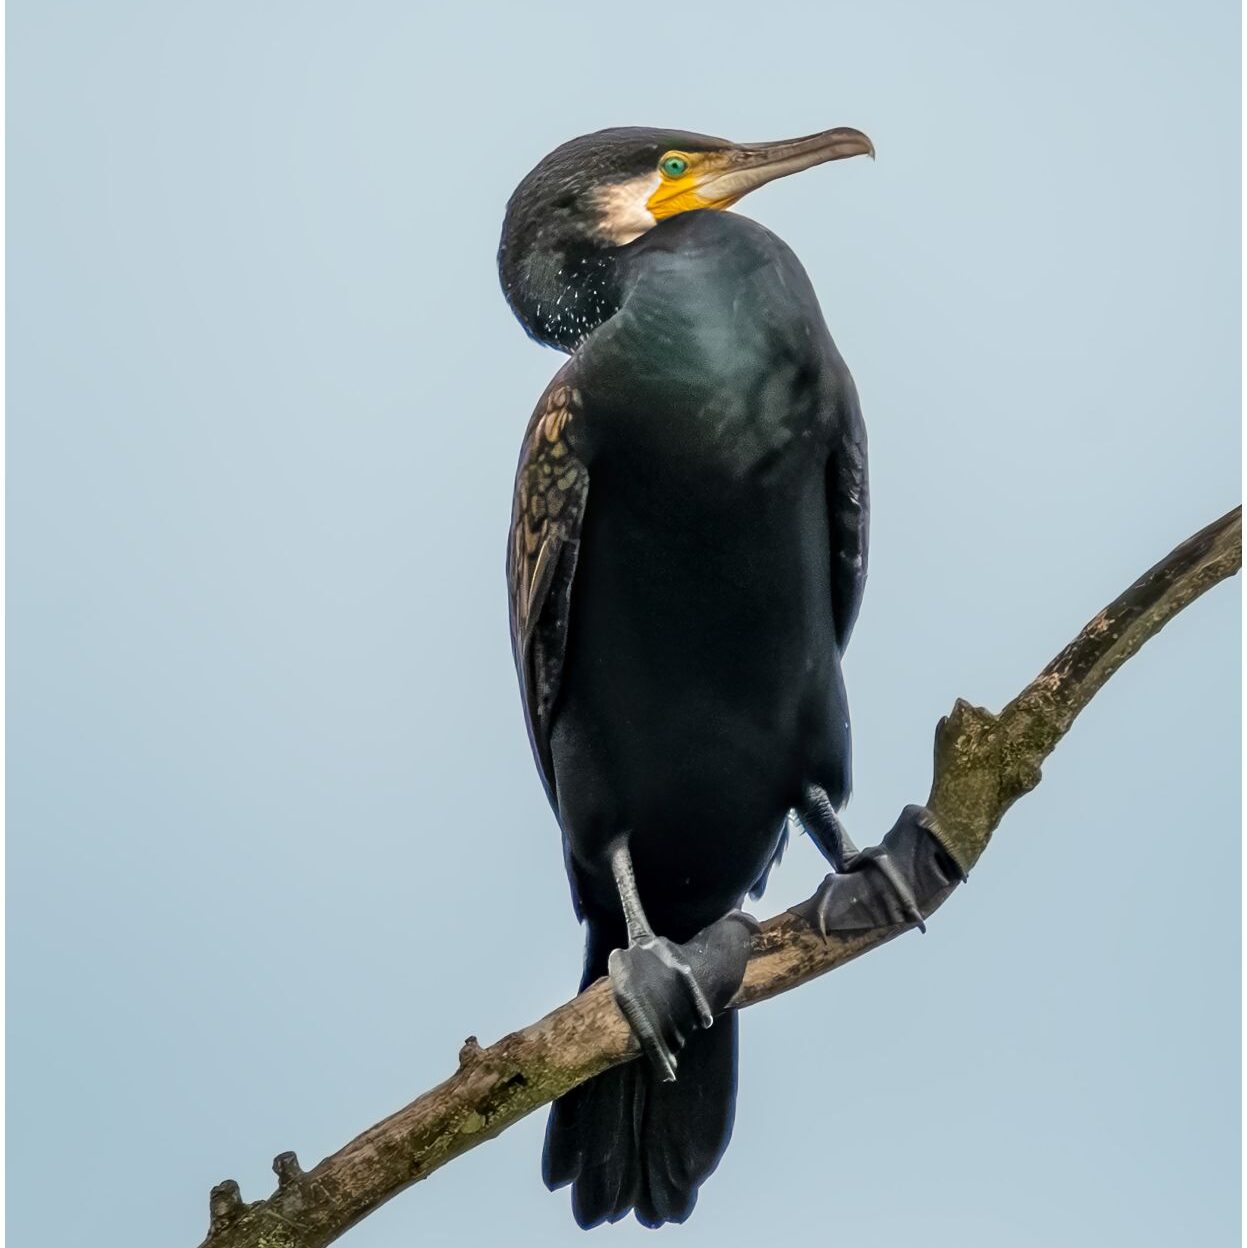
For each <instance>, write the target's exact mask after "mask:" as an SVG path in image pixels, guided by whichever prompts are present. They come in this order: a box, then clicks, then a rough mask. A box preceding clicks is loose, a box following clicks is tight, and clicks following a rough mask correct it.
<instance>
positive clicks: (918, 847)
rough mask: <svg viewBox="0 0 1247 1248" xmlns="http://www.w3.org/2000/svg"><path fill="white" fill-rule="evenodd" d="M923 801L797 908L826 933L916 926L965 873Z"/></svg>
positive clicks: (923, 925) (922, 923) (920, 927)
mask: <svg viewBox="0 0 1247 1248" xmlns="http://www.w3.org/2000/svg"><path fill="white" fill-rule="evenodd" d="M964 878H965V877H964V874H963V873H962V871H961V869H960V867H958V865H957V863H956V862H955V861H954V860H953V858H952V856H951V855H950V854H949V852H948V851H947V850H946V849H945V848H944V845H943V843H942V842H941V841H940V839H939V831H938V827H937V825H936V822H935V816H934V815H932V814H931V812H930V811H929V810H927V808H926V807H925V806H906V807H905V809H904V810H903V811H901V815H900V818H899V819H897V821H896V823H895V824H894V825H893V827H892V830H891V831H890V832H889V833H888V834H887V836H885V837H884V838H883V841H882V842H881V843H880V844H879V845H873V846H871V847H870V848H869V849H864V850H861V851H860V852H855V853H853V854H852V855H851V856H850V857H849V858H848V859H847V860H846V861H845V864H844V870H843V872H842V873H839V874H833V875H829V876H828V877H827V878H826V879H825V880H824V881H823V882H822V884H820V885H819V888H818V891H817V892H816V893H815V894H814V896H813V898H811V900H810V901H809V902H807V903H806V904H805V906H802V907H798V912H799V913H801V914H802V915H803V917H804V918H806V920H807V921H808V922H809V923H810V924H811V925H812V926H813V927H815V928H816V929H817V930H818V932H819V933H820V934H821V935H822V936H823V937H824V938H826V937H828V936H831V935H832V934H833V933H847V932H856V931H865V930H867V929H869V928H873V927H906V926H915V927H917V928H918V930H919V931H924V932H925V931H926V923H925V917H926V915H927V914H928V913H929V912H930V911H931V910H932V909H934V907H935V905H936V903H937V902H938V901H941V900H943V897H944V895H945V894H946V893H947V892H948V891H950V890H951V889H952V888H953V886H954V885H956V884H958V883H960V882H961V881H962V880H963V879H964Z"/></svg>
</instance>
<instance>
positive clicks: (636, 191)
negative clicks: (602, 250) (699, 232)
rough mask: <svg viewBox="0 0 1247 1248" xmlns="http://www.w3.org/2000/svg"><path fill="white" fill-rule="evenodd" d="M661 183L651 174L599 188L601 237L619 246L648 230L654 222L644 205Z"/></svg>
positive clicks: (654, 174)
mask: <svg viewBox="0 0 1247 1248" xmlns="http://www.w3.org/2000/svg"><path fill="white" fill-rule="evenodd" d="M661 181H662V174H660V173H658V172H657V171H655V172H654V173H646V174H643V175H642V176H641V177H639V178H631V179H629V181H627V182H615V183H613V184H612V185H610V186H604V187H602V188H601V190H599V191H598V193H597V208H598V212H599V214H600V215H599V218H598V232H599V233H600V234H601V236H602V238H603V239H605V240H606V241H607V242H609V243H612V244H614V246H616V247H623V246H625V245H626V244H627V243H630V242H632V241H633V239H637V238H640V237H641V235H642V234H644V233H645V231H646V230H652V229H653V228H654V226H655V225H657V224H658V222H657V220H656V219H655V217H654V214H653V213H652V212H650V210H649V209H648V208H647V207H646V206H645V205H646V204H648V203H649V200H650V196H651V195H653V193H654V192H655V191H656V190H657V189H658V185H659V183H660V182H661Z"/></svg>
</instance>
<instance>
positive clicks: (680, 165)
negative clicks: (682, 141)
mask: <svg viewBox="0 0 1247 1248" xmlns="http://www.w3.org/2000/svg"><path fill="white" fill-rule="evenodd" d="M658 167H659V169H661V170H662V171H663V173H665V174H666V175H667V177H669V178H682V177H683V176H684V175H685V174H686V173H687V172H688V161H687V160H685V159H684V157H683V156H664V157H663V158H662V160H660V161H659V162H658Z"/></svg>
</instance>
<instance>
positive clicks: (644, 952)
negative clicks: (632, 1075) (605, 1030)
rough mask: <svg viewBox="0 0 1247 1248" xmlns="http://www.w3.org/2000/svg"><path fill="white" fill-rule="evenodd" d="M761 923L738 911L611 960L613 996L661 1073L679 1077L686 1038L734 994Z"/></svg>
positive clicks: (625, 951)
mask: <svg viewBox="0 0 1247 1248" xmlns="http://www.w3.org/2000/svg"><path fill="white" fill-rule="evenodd" d="M757 930H758V925H757V924H756V923H755V922H754V921H753V919H751V918H750V917H749V916H748V915H747V914H743V913H742V912H741V911H739V910H734V911H733V912H732V913H731V914H729V915H727V916H725V917H724V918H722V919H720V920H719V921H718V922H717V923H712V924H711V925H710V926H709V927H707V928H705V929H704V930H703V931H700V932H698V933H697V935H696V936H694V937H693V939H692V940H690V941H688V942H687V943H686V944H683V945H677V944H675V943H674V942H672V941H670V940H667V939H666V937H663V936H649V937H646V938H644V939H642V940H639V941H636V942H635V943H633V944H632V945H629V946H628V948H627V949H616V950H615V951H614V952H613V953H612V954H611V955H610V958H609V959H608V961H607V971H608V973H609V975H610V979H611V986H612V987H613V989H614V991H615V1000H616V1001H617V1002H618V1003H619V1008H620V1009H621V1010H622V1011H623V1013H624V1017H625V1018H627V1020H628V1023H629V1025H630V1026H631V1028H632V1031H633V1034H634V1035H635V1036H636V1038H637V1039H638V1040H639V1041H640V1043H641V1049H642V1051H643V1052H644V1053H645V1056H646V1057H647V1058H649V1060H650V1062H651V1063H652V1064H653V1066H654V1068H655V1069H656V1070H657V1071H658V1073H659V1075H660V1076H661V1077H662V1078H663V1079H664V1080H666V1081H667V1082H670V1081H671V1080H673V1079H675V1072H676V1063H677V1059H678V1057H679V1053H680V1050H681V1049H682V1048H683V1047H684V1042H685V1041H686V1040H687V1039H688V1037H689V1036H690V1035H692V1033H693V1032H694V1031H697V1030H704V1029H705V1028H707V1027H709V1026H710V1025H711V1024H712V1023H713V1022H714V1018H715V1015H716V1014H718V1013H719V1012H720V1011H722V1010H723V1009H724V1007H725V1006H726V1005H727V1003H728V1002H729V1001H731V999H732V998H733V997H734V996H735V995H736V990H737V989H738V988H739V987H740V982H741V980H742V979H743V978H744V976H745V963H746V962H747V961H748V960H749V947H750V940H751V938H752V936H753V933H754V932H756V931H757Z"/></svg>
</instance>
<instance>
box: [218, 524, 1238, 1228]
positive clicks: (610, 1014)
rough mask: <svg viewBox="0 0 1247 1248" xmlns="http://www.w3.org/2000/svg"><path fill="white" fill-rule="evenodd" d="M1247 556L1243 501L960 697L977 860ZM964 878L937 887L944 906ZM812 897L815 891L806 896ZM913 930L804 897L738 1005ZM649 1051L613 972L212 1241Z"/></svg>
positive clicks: (961, 750) (369, 1194)
mask: <svg viewBox="0 0 1247 1248" xmlns="http://www.w3.org/2000/svg"><path fill="white" fill-rule="evenodd" d="M1241 566H1242V508H1241V507H1237V508H1235V509H1234V510H1233V511H1231V512H1230V513H1229V514H1228V515H1225V516H1223V517H1222V518H1221V519H1220V520H1217V521H1216V522H1215V523H1213V524H1210V525H1209V526H1208V527H1207V528H1206V529H1203V530H1202V531H1201V532H1199V533H1196V534H1195V535H1194V536H1193V537H1191V538H1189V539H1188V540H1187V541H1185V542H1183V543H1182V545H1181V546H1179V547H1177V548H1176V549H1175V550H1173V551H1172V552H1171V553H1170V554H1169V555H1167V556H1166V557H1165V558H1164V559H1162V560H1161V561H1160V563H1158V564H1156V566H1155V567H1153V568H1152V569H1151V570H1150V571H1148V572H1146V573H1144V575H1143V576H1141V577H1140V578H1139V579H1138V580H1137V581H1136V582H1135V583H1134V584H1133V585H1131V586H1130V588H1129V589H1127V590H1126V591H1125V593H1123V594H1122V595H1121V596H1120V597H1119V598H1117V599H1116V600H1115V601H1114V602H1112V603H1111V604H1110V605H1109V606H1107V607H1105V608H1104V610H1103V611H1101V612H1100V613H1099V614H1098V615H1097V616H1096V617H1095V618H1094V619H1093V620H1091V621H1090V623H1088V624H1087V626H1086V627H1085V628H1084V629H1083V630H1082V632H1081V633H1079V635H1078V636H1077V637H1076V638H1075V639H1074V640H1073V641H1072V642H1071V643H1070V644H1069V645H1068V646H1066V647H1065V649H1064V650H1062V651H1061V653H1060V654H1059V655H1057V657H1056V658H1055V659H1053V660H1052V662H1051V663H1049V664H1048V666H1047V667H1045V668H1044V670H1043V671H1042V672H1040V674H1039V675H1038V676H1037V677H1036V678H1035V679H1034V680H1033V681H1031V683H1030V684H1029V685H1027V687H1026V688H1025V689H1024V690H1023V691H1022V692H1021V693H1020V694H1019V695H1018V696H1017V697H1016V698H1014V699H1013V701H1012V702H1010V703H1009V704H1008V706H1006V707H1005V708H1004V710H1002V711H1001V712H1000V713H999V714H998V715H994V714H992V713H991V712H990V711H986V710H983V709H982V708H979V707H974V706H971V705H969V704H968V703H966V702H963V701H960V700H959V701H958V702H957V704H956V706H955V707H954V708H953V710H952V713H951V714H950V715H948V716H946V717H945V718H944V719H942V720H941V721H940V723H939V725H938V727H937V728H936V733H935V768H934V779H933V782H932V786H931V795H930V797H929V798H928V800H927V806H928V808H929V809H930V810H931V811H932V813H933V814H934V815H935V818H936V821H937V823H938V827H939V838H940V840H941V842H942V843H943V845H944V847H945V848H946V849H947V850H948V851H949V853H950V854H951V855H952V856H953V857H954V858H955V859H956V861H957V864H958V865H959V866H960V867H961V868H962V869H963V871H965V872H968V871H969V870H970V869H971V868H972V867H973V866H974V864H975V863H976V862H977V861H978V859H979V856H980V855H981V854H982V853H983V850H984V849H986V847H987V844H988V842H989V841H990V840H991V836H992V833H993V832H994V831H995V829H996V827H997V825H998V824H999V823H1000V820H1001V818H1002V817H1003V816H1004V814H1005V812H1006V811H1007V810H1008V809H1009V807H1010V806H1011V805H1012V804H1013V803H1014V802H1015V801H1016V800H1017V799H1018V798H1019V797H1021V796H1022V795H1023V794H1024V793H1027V792H1029V791H1030V790H1031V789H1033V788H1034V787H1035V785H1036V784H1038V783H1039V780H1040V766H1041V764H1042V763H1043V761H1044V760H1045V759H1046V758H1047V757H1048V755H1049V754H1050V753H1051V752H1052V750H1053V749H1054V748H1055V746H1056V744H1057V742H1059V741H1060V739H1061V738H1062V737H1063V736H1064V735H1065V733H1066V732H1067V731H1068V730H1069V727H1070V725H1071V724H1072V723H1073V721H1074V718H1075V717H1076V716H1077V715H1078V713H1079V711H1081V710H1082V708H1083V707H1084V706H1086V705H1087V703H1088V702H1089V701H1090V700H1091V699H1092V697H1094V696H1095V694H1096V693H1097V692H1098V691H1099V689H1100V688H1101V687H1102V686H1103V685H1104V683H1105V682H1106V681H1107V680H1108V678H1109V677H1110V676H1112V674H1113V673H1114V672H1115V671H1116V670H1117V669H1118V668H1119V667H1120V666H1121V665H1122V664H1123V663H1124V662H1125V661H1126V660H1127V659H1128V658H1130V656H1131V655H1132V654H1134V653H1135V652H1136V651H1137V650H1138V649H1139V647H1140V646H1142V645H1143V643H1144V642H1145V641H1147V640H1148V639H1149V638H1150V637H1153V636H1155V635H1156V633H1158V632H1159V631H1160V630H1161V628H1162V627H1164V625H1165V624H1166V623H1167V622H1168V621H1169V620H1170V619H1172V618H1173V616H1175V615H1176V614H1177V613H1178V612H1179V611H1181V610H1182V609H1183V608H1184V607H1186V606H1188V605H1189V604H1190V603H1192V602H1193V601H1194V600H1195V599H1196V598H1198V597H1199V596H1200V595H1201V594H1203V593H1204V592H1205V591H1207V590H1208V589H1210V588H1211V587H1212V586H1213V585H1215V584H1217V583H1218V582H1219V581H1222V580H1225V579H1226V578H1227V577H1229V576H1232V575H1233V574H1234V573H1235V572H1236V571H1238V569H1239V568H1240V567H1241ZM951 891H952V890H951V889H949V890H947V891H946V892H944V893H943V894H942V895H940V896H937V897H936V898H934V899H933V900H931V901H930V902H929V903H928V904H927V905H926V907H925V912H926V913H930V912H931V911H933V910H935V909H937V908H938V906H939V905H941V904H942V903H943V901H944V900H945V898H946V897H947V896H948V893H949V892H951ZM797 909H798V910H799V909H800V907H798V908H797ZM906 930H908V925H902V926H895V927H887V928H873V929H871V930H868V931H863V932H856V933H853V934H852V935H850V936H834V937H832V938H830V939H824V938H823V937H822V936H820V935H819V934H818V933H817V932H816V931H814V930H813V929H812V928H811V927H810V926H809V924H808V923H807V922H806V921H805V919H803V918H802V917H801V915H800V914H799V913H797V912H796V911H794V910H789V911H786V912H785V913H783V914H780V915H777V916H776V917H775V918H772V919H770V920H768V921H767V922H766V923H764V924H763V925H762V930H761V932H760V933H759V934H758V935H757V936H756V937H755V939H754V950H753V954H752V957H751V959H750V962H749V967H748V970H747V971H746V974H745V980H744V983H743V985H742V987H741V990H740V992H739V994H738V995H737V997H736V1001H735V1003H734V1004H735V1005H736V1006H738V1007H741V1008H743V1007H745V1006H749V1005H755V1004H756V1003H757V1002H759V1001H764V1000H766V999H767V998H768V997H773V996H775V995H776V994H777V993H780V992H786V991H787V990H788V989H790V988H795V987H796V986H797V985H798V984H802V983H805V982H806V981H807V980H810V979H814V978H815V977H817V976H819V975H823V974H825V973H826V972H827V971H830V970H834V969H835V968H836V967H837V966H841V965H843V964H844V963H845V962H848V961H850V960H851V959H853V958H856V957H858V956H860V955H861V954H863V953H866V952H867V951H868V950H870V949H873V948H875V947H876V946H878V945H881V944H884V943H885V942H886V941H889V940H891V939H893V938H894V937H895V936H897V935H899V934H900V933H901V932H903V931H906ZM637 1054H638V1049H637V1046H636V1042H635V1041H634V1040H633V1038H632V1034H631V1032H630V1031H629V1029H628V1025H627V1023H626V1022H625V1021H624V1018H623V1015H622V1014H620V1012H619V1010H618V1009H617V1007H616V1006H615V1002H614V999H613V997H612V995H611V991H610V987H609V985H608V983H607V982H606V981H605V980H599V981H598V982H597V983H595V984H592V985H591V986H590V987H589V988H588V989H586V990H585V991H584V992H583V993H581V994H580V995H579V996H578V997H576V998H574V999H573V1000H571V1001H569V1002H567V1003H566V1004H565V1005H561V1006H560V1007H559V1008H558V1009H556V1010H554V1011H553V1012H552V1013H550V1014H547V1015H546V1016H545V1018H543V1019H541V1020H540V1021H539V1022H536V1023H534V1024H533V1025H532V1026H530V1027H526V1028H525V1029H524V1030H523V1031H517V1032H514V1033H512V1034H511V1035H509V1036H505V1037H503V1039H501V1040H499V1041H498V1042H497V1043H496V1044H494V1045H491V1046H490V1047H489V1048H481V1046H480V1045H479V1044H478V1043H477V1041H476V1038H475V1037H469V1038H468V1040H467V1042H466V1043H465V1044H464V1046H463V1048H462V1049H461V1050H460V1053H459V1068H458V1070H457V1071H456V1072H455V1073H454V1074H453V1075H451V1077H450V1078H449V1079H447V1080H446V1081H445V1082H444V1083H441V1084H439V1085H438V1086H437V1087H435V1088H433V1089H432V1090H431V1091H429V1092H426V1093H424V1095H423V1096H420V1097H418V1098H417V1099H416V1100H414V1101H412V1102H411V1104H410V1105H407V1106H406V1107H405V1108H403V1109H400V1110H399V1111H398V1112H397V1113H395V1114H392V1115H390V1117H388V1118H385V1119H383V1120H382V1121H381V1122H379V1123H377V1124H376V1125H375V1126H372V1127H369V1128H368V1130H366V1131H365V1132H363V1134H361V1135H359V1136H357V1137H356V1138H355V1139H353V1140H352V1141H351V1142H350V1143H349V1144H347V1145H346V1146H345V1147H343V1148H341V1149H340V1150H339V1151H338V1152H336V1153H334V1154H332V1155H331V1156H329V1157H326V1158H325V1159H324V1161H322V1162H321V1163H320V1164H319V1165H317V1166H316V1167H315V1168H314V1169H313V1170H310V1171H307V1172H306V1173H305V1172H304V1171H303V1170H301V1169H300V1168H299V1164H298V1161H297V1160H296V1158H295V1155H294V1154H293V1153H282V1154H281V1155H280V1156H278V1157H277V1158H276V1159H275V1160H274V1162H273V1169H274V1171H275V1172H276V1174H277V1190H276V1191H275V1192H274V1193H273V1195H271V1196H269V1197H268V1198H267V1199H265V1200H260V1201H256V1202H255V1203H253V1204H247V1203H245V1202H244V1201H243V1200H242V1197H241V1194H240V1193H239V1190H238V1185H237V1183H235V1182H233V1180H226V1181H225V1182H224V1183H221V1184H219V1185H218V1186H216V1187H214V1188H213V1189H212V1193H211V1198H210V1201H209V1206H210V1229H209V1232H208V1236H207V1238H206V1239H205V1240H204V1241H203V1243H202V1245H201V1246H200V1248H322V1246H323V1245H326V1244H329V1243H332V1242H333V1241H334V1240H336V1239H337V1238H338V1237H339V1236H341V1235H342V1234H343V1233H344V1232H346V1231H347V1230H349V1229H350V1228H351V1227H352V1226H354V1225H355V1224H356V1223H357V1222H358V1221H360V1219H362V1218H364V1217H366V1216H367V1215H368V1214H369V1213H371V1212H372V1211H373V1210H374V1209H376V1208H377V1207H378V1206H379V1205H381V1204H383V1203H384V1202H385V1201H387V1200H389V1199H390V1198H391V1197H393V1196H396V1195H397V1194H398V1193H399V1192H401V1191H402V1190H403V1189H404V1188H407V1187H409V1186H410V1185H411V1184H413V1183H416V1182H418V1181H419V1180H421V1179H423V1178H425V1177H427V1176H428V1175H429V1174H431V1173H432V1172H433V1171H434V1170H436V1169H438V1168H439V1167H440V1166H443V1165H445V1164H446V1163H447V1162H448V1161H451V1160H453V1159H454V1158H455V1157H458V1156H459V1155H460V1154H462V1153H465V1152H467V1151H468V1149H470V1148H475V1147H476V1146H477V1145H478V1144H481V1143H483V1142H484V1141H485V1140H488V1139H492V1138H493V1137H494V1136H496V1135H498V1134H499V1133H500V1132H502V1131H504V1130H505V1129H506V1128H507V1127H509V1126H511V1125H512V1123H515V1122H518V1121H519V1119H521V1118H523V1117H524V1116H525V1115H526V1114H530V1113H532V1111H533V1110H535V1109H538V1108H540V1107H541V1106H542V1105H545V1104H547V1103H548V1102H549V1101H552V1100H554V1099H555V1098H556V1097H558V1096H561V1095H562V1094H563V1093H564V1092H567V1091H568V1090H569V1089H571V1088H573V1087H575V1086H576V1085H577V1084H578V1083H582V1082H583V1081H584V1080H586V1079H589V1078H591V1077H592V1076H593V1075H596V1074H598V1073H599V1072H601V1071H603V1070H606V1069H607V1068H608V1067H610V1066H614V1065H616V1064H617V1063H620V1062H625V1061H629V1060H631V1059H633V1058H635V1057H636V1056H637Z"/></svg>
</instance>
